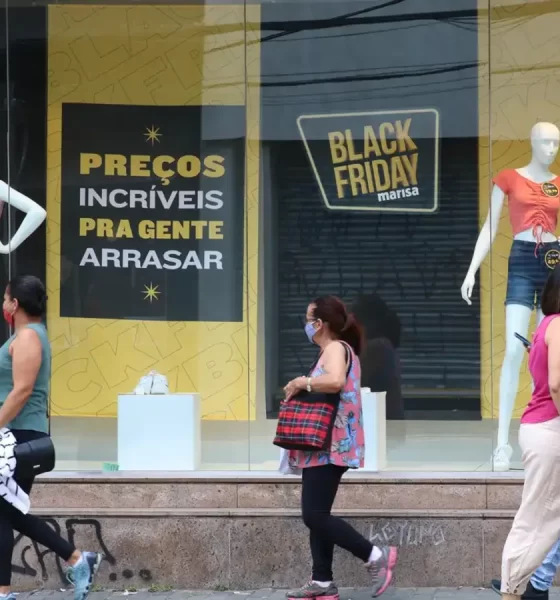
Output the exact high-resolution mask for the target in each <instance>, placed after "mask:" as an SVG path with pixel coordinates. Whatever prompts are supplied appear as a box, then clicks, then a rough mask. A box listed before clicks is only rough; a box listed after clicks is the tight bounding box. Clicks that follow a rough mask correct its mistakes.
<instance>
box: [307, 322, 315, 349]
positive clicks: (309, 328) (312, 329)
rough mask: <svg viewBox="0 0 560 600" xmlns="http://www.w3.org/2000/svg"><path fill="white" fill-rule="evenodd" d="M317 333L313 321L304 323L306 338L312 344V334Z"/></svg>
mask: <svg viewBox="0 0 560 600" xmlns="http://www.w3.org/2000/svg"><path fill="white" fill-rule="evenodd" d="M316 333H317V331H316V330H315V327H313V322H311V323H306V324H305V335H306V336H307V339H308V340H309V341H310V342H311V343H312V344H313V343H314V342H313V336H314V335H315V334H316Z"/></svg>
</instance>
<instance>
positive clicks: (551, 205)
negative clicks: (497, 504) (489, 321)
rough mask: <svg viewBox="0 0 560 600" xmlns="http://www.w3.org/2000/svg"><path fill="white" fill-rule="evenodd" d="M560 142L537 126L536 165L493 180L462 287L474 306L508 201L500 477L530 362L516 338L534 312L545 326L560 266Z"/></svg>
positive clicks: (497, 454) (496, 464)
mask: <svg viewBox="0 0 560 600" xmlns="http://www.w3.org/2000/svg"><path fill="white" fill-rule="evenodd" d="M559 140H560V132H559V131H558V127H556V125H553V124H552V123H537V124H536V125H535V126H534V127H533V129H532V130H531V149H532V152H533V156H532V159H531V162H530V163H529V164H528V165H527V166H525V167H521V168H520V169H506V170H504V171H501V172H500V173H498V175H497V176H496V177H495V178H494V180H493V182H494V187H493V188H492V196H491V199H490V208H489V211H488V216H487V217H486V221H485V222H484V225H483V226H482V229H481V230H480V234H479V236H478V240H477V242H476V246H475V248H474V253H473V257H472V260H471V264H470V267H469V270H468V272H467V275H466V277H465V281H464V282H463V285H462V286H461V295H462V296H463V299H464V300H465V302H467V303H468V304H469V305H470V304H471V299H470V298H471V294H472V290H473V287H474V282H475V275H476V272H477V271H478V269H479V267H480V265H481V264H482V261H483V260H484V259H485V258H486V255H487V254H488V252H489V251H490V247H491V245H492V242H493V241H494V238H495V237H496V232H497V230H498V224H499V222H500V215H501V212H502V207H503V204H504V199H505V197H506V196H507V197H508V206H509V216H510V222H511V228H512V232H513V245H512V247H511V252H510V256H509V261H508V282H507V292H506V300H505V306H506V349H505V354H504V361H503V363H502V371H501V375H500V396H499V403H500V414H499V421H498V440H497V445H496V450H495V451H494V455H493V458H492V462H493V468H494V470H495V471H507V470H509V468H510V460H511V455H512V448H511V446H510V445H509V427H510V422H511V417H512V414H513V407H514V404H515V398H516V396H517V389H518V387H519V371H520V369H521V364H522V361H523V357H524V356H525V351H524V347H523V344H522V343H521V342H520V341H519V340H518V339H517V338H516V337H515V335H514V334H515V333H516V332H517V333H519V334H520V335H522V336H523V337H527V335H528V329H529V320H530V318H531V312H532V311H533V310H536V311H537V323H540V321H541V319H542V312H541V310H540V294H541V291H542V288H543V286H544V283H545V281H546V278H547V276H548V274H549V273H550V270H551V269H553V268H554V266H555V265H556V263H557V262H560V243H559V242H558V239H557V237H556V235H555V231H556V225H557V223H558V210H559V209H560V177H558V176H556V175H555V174H554V173H551V172H550V165H551V164H552V163H553V162H554V159H555V158H556V154H557V153H558V144H559Z"/></svg>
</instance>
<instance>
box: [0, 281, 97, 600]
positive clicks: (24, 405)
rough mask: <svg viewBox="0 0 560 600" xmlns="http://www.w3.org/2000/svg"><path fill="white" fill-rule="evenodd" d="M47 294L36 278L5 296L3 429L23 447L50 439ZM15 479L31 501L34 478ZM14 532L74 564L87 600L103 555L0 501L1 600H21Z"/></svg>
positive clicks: (0, 383) (0, 358) (77, 593)
mask: <svg viewBox="0 0 560 600" xmlns="http://www.w3.org/2000/svg"><path fill="white" fill-rule="evenodd" d="M46 302H47V294H46V291H45V286H44V285H43V283H42V281H41V280H40V279H38V278H37V277H34V276H33V275H19V276H17V277H14V278H13V279H12V280H11V281H10V283H9V284H8V287H7V288H6V291H5V293H4V304H3V307H2V308H3V311H4V319H5V320H6V322H7V323H8V324H9V325H10V329H11V330H12V331H13V335H12V336H11V337H10V338H9V339H8V341H7V342H6V343H5V344H4V345H3V346H2V347H1V348H0V429H2V428H5V427H6V428H8V429H9V430H10V431H11V432H12V433H13V434H14V436H15V438H16V441H17V442H18V443H23V442H28V441H31V440H34V439H37V438H40V437H44V436H46V435H48V432H49V426H48V399H49V380H50V374H51V347H50V344H49V340H48V337H47V330H46V328H45V325H44V324H43V322H42V317H43V316H44V314H45V309H46ZM14 479H15V481H16V482H17V483H18V485H19V487H20V488H21V489H22V490H23V491H24V492H25V493H26V494H28V495H29V492H30V491H31V486H32V485H33V478H29V476H27V477H21V476H18V468H17V464H16V470H15V474H14ZM14 530H16V531H19V532H21V533H23V534H25V535H26V536H27V537H29V538H31V539H32V540H34V541H35V542H38V543H39V544H41V545H43V546H46V547H47V548H49V549H50V550H52V551H53V552H55V553H56V554H57V555H58V556H60V558H62V559H63V560H64V561H66V562H67V563H68V571H67V576H68V579H69V581H70V582H71V583H73V584H74V598H75V600H85V598H86V597H87V595H88V594H89V591H90V589H91V584H92V582H93V578H94V576H95V574H96V573H97V569H98V568H99V564H100V562H101V560H102V555H101V554H98V553H96V552H81V551H80V550H77V549H76V548H74V546H73V545H72V544H70V543H69V542H68V541H66V540H65V539H64V538H63V537H61V536H60V535H58V534H57V533H56V532H55V531H54V529H52V527H50V526H49V525H47V523H46V522H45V521H44V520H43V519H39V518H38V517H36V516H34V515H31V514H29V513H27V514H24V513H23V512H21V511H20V510H18V509H17V508H15V507H14V506H13V505H12V504H10V503H9V502H7V501H6V500H5V499H4V498H2V497H0V540H2V542H1V544H0V600H15V598H16V596H15V594H13V593H12V592H11V588H10V585H11V574H12V573H11V571H12V553H13V549H14Z"/></svg>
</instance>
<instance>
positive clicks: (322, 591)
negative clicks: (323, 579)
mask: <svg viewBox="0 0 560 600" xmlns="http://www.w3.org/2000/svg"><path fill="white" fill-rule="evenodd" d="M286 598H287V600H315V599H316V598H317V599H319V600H340V596H339V595H338V588H337V587H336V585H335V584H334V583H331V584H330V585H329V586H328V587H322V586H320V585H319V584H317V583H315V582H313V581H310V582H309V583H306V584H305V585H304V586H302V587H300V588H299V589H298V590H290V591H289V592H288V593H287V594H286Z"/></svg>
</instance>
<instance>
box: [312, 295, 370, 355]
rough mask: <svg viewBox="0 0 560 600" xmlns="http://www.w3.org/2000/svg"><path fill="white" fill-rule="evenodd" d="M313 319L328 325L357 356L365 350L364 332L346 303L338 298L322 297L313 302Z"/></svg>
mask: <svg viewBox="0 0 560 600" xmlns="http://www.w3.org/2000/svg"><path fill="white" fill-rule="evenodd" d="M312 304H314V305H315V307H314V309H313V317H314V318H315V319H321V321H323V322H324V323H328V325H329V329H330V331H331V333H333V334H334V335H335V336H336V337H337V339H339V340H342V341H343V342H346V343H347V344H349V345H350V346H351V347H352V348H353V350H354V352H355V353H356V355H357V356H360V354H361V353H362V350H363V348H364V331H363V328H362V326H361V324H360V323H359V322H358V321H357V319H356V317H355V316H354V314H353V313H351V312H348V309H347V308H346V305H345V304H344V302H343V301H342V300H341V299H340V298H337V297H336V296H320V297H319V298H316V299H315V300H313V302H312Z"/></svg>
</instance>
